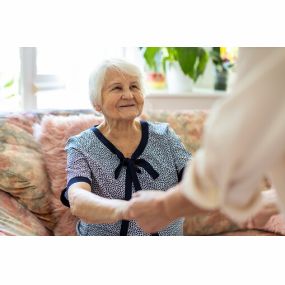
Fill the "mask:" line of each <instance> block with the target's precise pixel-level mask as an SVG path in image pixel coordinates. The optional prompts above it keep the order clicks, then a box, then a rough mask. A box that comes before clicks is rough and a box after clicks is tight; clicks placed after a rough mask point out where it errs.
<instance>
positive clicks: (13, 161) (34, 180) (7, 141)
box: [0, 120, 56, 229]
mask: <svg viewBox="0 0 285 285" xmlns="http://www.w3.org/2000/svg"><path fill="white" fill-rule="evenodd" d="M0 190H2V191H4V192H7V193H9V194H10V195H12V196H13V197H14V198H15V199H16V200H17V201H18V202H19V203H21V204H22V205H23V206H25V207H26V208H27V209H29V210H30V211H31V212H32V213H33V214H34V215H36V216H37V217H38V218H39V219H40V220H41V221H42V222H43V224H44V225H45V226H46V227H47V228H49V229H52V228H53V227H54V225H55V222H56V219H55V217H54V216H53V213H52V212H53V209H52V206H51V203H50V201H51V200H52V194H51V192H50V189H49V180H48V177H47V174H46V168H45V164H44V161H43V159H42V154H41V152H40V150H39V145H38V144H37V143H36V142H35V140H34V138H33V136H32V135H31V134H29V133H28V132H27V131H25V130H24V129H21V128H19V127H18V126H16V125H14V124H11V123H9V122H6V121H5V120H1V121H0Z"/></svg>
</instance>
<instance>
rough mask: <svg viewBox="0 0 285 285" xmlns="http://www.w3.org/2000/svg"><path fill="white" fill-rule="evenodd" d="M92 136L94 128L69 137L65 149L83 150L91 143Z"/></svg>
mask: <svg viewBox="0 0 285 285" xmlns="http://www.w3.org/2000/svg"><path fill="white" fill-rule="evenodd" d="M92 136H93V131H92V128H89V129H87V130H84V131H82V132H80V133H79V134H76V135H73V136H71V137H69V138H68V140H67V142H66V146H65V148H70V147H72V148H81V147H83V146H84V145H86V143H87V142H88V141H90V139H91V137H92Z"/></svg>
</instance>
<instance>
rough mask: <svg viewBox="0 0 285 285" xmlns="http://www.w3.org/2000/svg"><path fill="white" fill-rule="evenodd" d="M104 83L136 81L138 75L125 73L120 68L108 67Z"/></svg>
mask: <svg viewBox="0 0 285 285" xmlns="http://www.w3.org/2000/svg"><path fill="white" fill-rule="evenodd" d="M104 81H105V84H108V85H109V84H112V83H116V82H118V83H119V82H124V81H138V77H137V76H134V75H130V74H127V73H125V72H123V71H121V70H116V69H113V68H112V69H108V70H107V71H106V75H105V80H104Z"/></svg>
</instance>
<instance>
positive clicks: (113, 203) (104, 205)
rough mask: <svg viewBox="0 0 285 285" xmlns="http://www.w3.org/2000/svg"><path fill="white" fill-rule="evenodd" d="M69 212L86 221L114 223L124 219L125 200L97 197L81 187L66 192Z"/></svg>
mask: <svg viewBox="0 0 285 285" xmlns="http://www.w3.org/2000/svg"><path fill="white" fill-rule="evenodd" d="M68 197H69V202H70V208H71V212H72V214H73V215H74V216H77V217H78V218H80V219H81V220H83V221H85V222H87V223H97V224H103V223H115V222H117V221H118V220H121V219H124V211H125V209H126V207H127V203H128V202H127V201H123V200H117V199H107V198H102V197H99V196H98V195H95V194H93V193H91V192H90V191H86V190H84V189H81V188H77V187H76V188H71V189H69V193H68Z"/></svg>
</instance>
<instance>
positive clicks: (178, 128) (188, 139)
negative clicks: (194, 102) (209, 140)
mask: <svg viewBox="0 0 285 285" xmlns="http://www.w3.org/2000/svg"><path fill="white" fill-rule="evenodd" d="M144 118H145V119H146V120H150V121H156V122H165V123H169V125H170V127H172V128H173V130H174V131H175V133H176V134H177V135H178V136H179V137H180V138H181V141H182V143H183V144H184V146H185V147H186V149H187V150H189V151H190V152H191V153H192V154H194V153H195V152H196V151H197V150H198V148H199V147H200V145H201V137H202V134H203V125H204V122H205V119H206V118H207V111H203V110H193V111H180V112H167V111H158V112H147V113H145V114H144Z"/></svg>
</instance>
